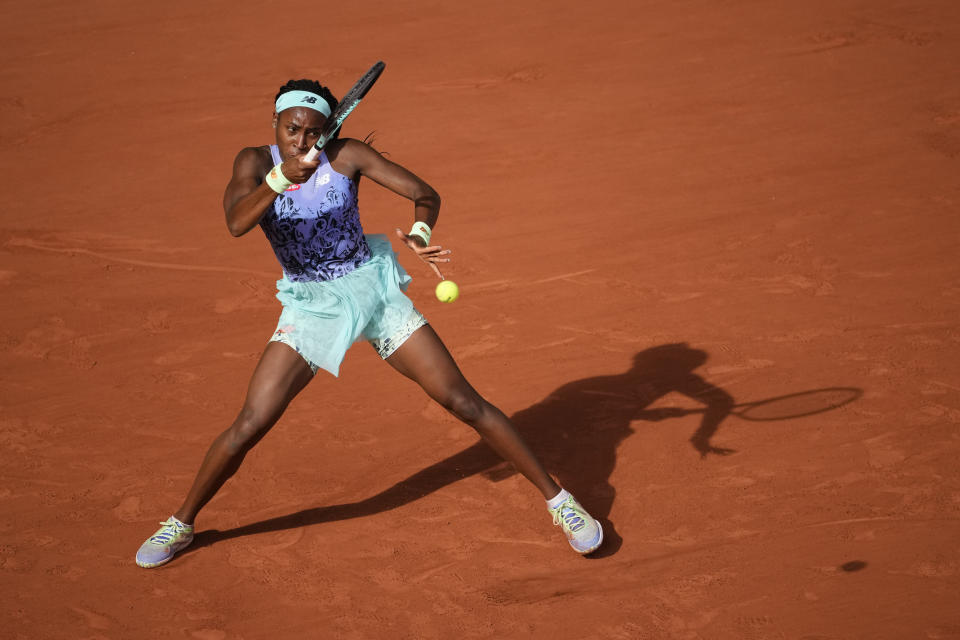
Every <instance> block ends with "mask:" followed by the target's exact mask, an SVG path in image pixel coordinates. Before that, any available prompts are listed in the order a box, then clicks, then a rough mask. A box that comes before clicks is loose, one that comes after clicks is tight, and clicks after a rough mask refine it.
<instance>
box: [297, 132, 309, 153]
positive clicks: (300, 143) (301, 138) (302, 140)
mask: <svg viewBox="0 0 960 640" xmlns="http://www.w3.org/2000/svg"><path fill="white" fill-rule="evenodd" d="M296 144H297V148H298V149H306V148H307V132H306V131H301V132H300V133H298V134H297V140H296Z"/></svg>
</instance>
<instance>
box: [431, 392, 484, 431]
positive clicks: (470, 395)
mask: <svg viewBox="0 0 960 640" xmlns="http://www.w3.org/2000/svg"><path fill="white" fill-rule="evenodd" d="M439 402H440V404H441V405H442V406H443V408H444V409H446V410H447V411H449V412H450V413H452V414H453V415H455V416H456V417H458V418H459V419H460V420H463V421H464V422H466V423H467V424H469V425H470V426H474V425H476V423H477V422H478V421H479V420H480V417H481V416H482V415H483V409H484V405H485V404H486V403H485V402H484V401H483V398H481V397H480V396H479V395H477V393H476V392H475V391H473V390H470V391H466V390H461V389H456V390H452V391H450V392H449V393H447V394H446V395H445V396H444V397H443V398H442V399H440V400H439Z"/></svg>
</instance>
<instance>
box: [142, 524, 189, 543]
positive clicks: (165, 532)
mask: <svg viewBox="0 0 960 640" xmlns="http://www.w3.org/2000/svg"><path fill="white" fill-rule="evenodd" d="M159 524H161V525H163V528H162V529H160V531H157V532H156V533H155V534H153V535H152V536H150V543H151V544H155V545H158V546H163V545H165V544H167V543H168V542H170V541H171V540H173V539H174V538H175V537H177V536H178V535H179V534H180V533H181V532H182V531H183V530H184V529H185V528H186V527H185V526H184V525H182V524H180V523H179V522H176V521H174V520H167V521H166V522H161V523H159Z"/></svg>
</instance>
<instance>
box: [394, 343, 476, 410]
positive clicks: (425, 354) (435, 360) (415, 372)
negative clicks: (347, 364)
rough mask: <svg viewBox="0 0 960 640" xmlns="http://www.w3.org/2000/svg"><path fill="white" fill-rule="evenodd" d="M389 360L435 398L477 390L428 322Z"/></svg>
mask: <svg viewBox="0 0 960 640" xmlns="http://www.w3.org/2000/svg"><path fill="white" fill-rule="evenodd" d="M386 360H387V362H388V363H389V364H390V366H392V367H393V368H394V369H396V370H397V371H399V372H400V373H402V374H403V375H405V376H406V377H408V378H410V379H411V380H413V381H414V382H416V383H417V384H419V385H420V386H421V387H423V390H424V391H426V392H427V394H429V395H430V396H431V397H432V398H434V399H440V398H442V397H443V396H445V395H446V394H447V393H448V392H449V391H451V390H459V391H462V392H468V393H471V394H475V393H476V391H474V390H473V387H471V386H470V384H469V383H468V382H467V380H466V378H464V377H463V374H462V373H461V372H460V368H459V367H457V363H456V362H454V360H453V356H451V355H450V352H449V351H447V347H446V346H445V345H444V344H443V341H441V340H440V336H438V335H437V333H436V331H434V330H433V327H431V326H430V325H429V324H426V325H424V326H422V327H420V328H419V329H417V330H416V331H414V332H413V334H412V335H411V336H410V337H409V338H407V340H406V341H405V342H404V343H403V344H402V345H400V346H399V347H398V348H397V350H396V351H394V352H393V353H392V354H391V355H390V356H389V357H388V358H387V359H386Z"/></svg>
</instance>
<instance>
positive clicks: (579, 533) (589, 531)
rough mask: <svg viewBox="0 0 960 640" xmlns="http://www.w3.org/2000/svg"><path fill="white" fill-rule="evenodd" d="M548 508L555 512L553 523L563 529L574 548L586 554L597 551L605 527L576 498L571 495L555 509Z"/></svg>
mask: <svg viewBox="0 0 960 640" xmlns="http://www.w3.org/2000/svg"><path fill="white" fill-rule="evenodd" d="M548 510H549V511H550V513H551V514H553V524H555V525H557V526H559V527H561V528H562V529H563V534H564V535H565V536H567V542H569V543H570V546H571V547H573V550H574V551H576V552H577V553H579V554H582V555H586V554H588V553H593V552H594V551H596V550H597V549H598V548H599V547H600V544H601V543H602V542H603V527H601V526H600V523H599V522H597V521H596V520H594V519H593V517H592V516H591V515H590V514H589V513H587V510H586V509H584V508H583V507H582V506H580V503H579V502H577V500H576V498H574V497H573V496H571V495H568V496H567V499H566V500H564V501H563V502H561V503H560V505H559V506H557V507H556V508H555V509H550V508H549V507H548Z"/></svg>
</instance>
